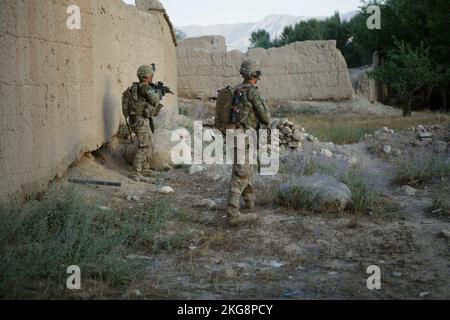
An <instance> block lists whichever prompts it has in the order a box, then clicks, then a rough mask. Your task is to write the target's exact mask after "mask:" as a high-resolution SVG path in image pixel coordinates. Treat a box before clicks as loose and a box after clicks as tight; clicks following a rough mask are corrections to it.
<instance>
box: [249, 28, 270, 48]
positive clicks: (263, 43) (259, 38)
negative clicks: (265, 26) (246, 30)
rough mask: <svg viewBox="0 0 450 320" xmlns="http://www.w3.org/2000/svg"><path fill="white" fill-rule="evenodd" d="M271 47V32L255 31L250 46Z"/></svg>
mask: <svg viewBox="0 0 450 320" xmlns="http://www.w3.org/2000/svg"><path fill="white" fill-rule="evenodd" d="M270 47H271V43H270V34H269V33H268V32H267V31H265V30H258V31H256V32H253V33H252V35H251V38H250V48H264V49H268V48H270Z"/></svg>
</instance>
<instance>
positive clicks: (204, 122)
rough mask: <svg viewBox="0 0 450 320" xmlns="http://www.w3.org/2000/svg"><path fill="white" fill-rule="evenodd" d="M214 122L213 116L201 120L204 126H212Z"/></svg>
mask: <svg viewBox="0 0 450 320" xmlns="http://www.w3.org/2000/svg"><path fill="white" fill-rule="evenodd" d="M215 124H216V118H215V117H212V118H208V119H205V120H203V125H204V126H206V127H214V126H215ZM188 132H189V131H188Z"/></svg>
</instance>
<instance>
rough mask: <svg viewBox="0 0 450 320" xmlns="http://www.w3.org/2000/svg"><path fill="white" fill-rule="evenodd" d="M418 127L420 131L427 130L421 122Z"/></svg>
mask: <svg viewBox="0 0 450 320" xmlns="http://www.w3.org/2000/svg"><path fill="white" fill-rule="evenodd" d="M416 128H417V130H419V131H425V127H424V126H423V125H421V124H419V125H418V126H417V127H416Z"/></svg>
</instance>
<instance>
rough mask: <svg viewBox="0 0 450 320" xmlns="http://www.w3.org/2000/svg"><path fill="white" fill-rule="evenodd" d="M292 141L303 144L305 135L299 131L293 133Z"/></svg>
mask: <svg viewBox="0 0 450 320" xmlns="http://www.w3.org/2000/svg"><path fill="white" fill-rule="evenodd" d="M292 139H294V140H295V141H300V142H303V141H305V135H304V134H303V133H302V132H300V131H294V134H293V135H292Z"/></svg>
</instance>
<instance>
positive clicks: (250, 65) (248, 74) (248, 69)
mask: <svg viewBox="0 0 450 320" xmlns="http://www.w3.org/2000/svg"><path fill="white" fill-rule="evenodd" d="M239 72H240V74H241V75H242V77H244V78H253V77H254V78H258V79H259V77H260V76H261V74H262V73H261V71H260V70H259V65H258V63H256V62H255V61H253V60H246V61H244V62H243V63H242V65H241V70H240V71H239Z"/></svg>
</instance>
